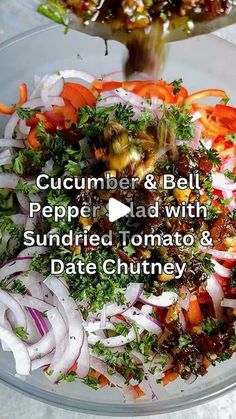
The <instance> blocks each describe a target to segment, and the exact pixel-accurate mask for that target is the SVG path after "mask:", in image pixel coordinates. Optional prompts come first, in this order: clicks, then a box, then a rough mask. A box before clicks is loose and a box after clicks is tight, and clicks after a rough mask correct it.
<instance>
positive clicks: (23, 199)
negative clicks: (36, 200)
mask: <svg viewBox="0 0 236 419" xmlns="http://www.w3.org/2000/svg"><path fill="white" fill-rule="evenodd" d="M16 197H17V199H18V202H19V204H20V206H21V208H22V210H23V212H24V213H25V214H28V213H29V199H28V197H27V196H25V195H24V194H23V193H22V192H17V194H16Z"/></svg>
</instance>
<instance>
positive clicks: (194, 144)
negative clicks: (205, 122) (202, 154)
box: [189, 112, 203, 150]
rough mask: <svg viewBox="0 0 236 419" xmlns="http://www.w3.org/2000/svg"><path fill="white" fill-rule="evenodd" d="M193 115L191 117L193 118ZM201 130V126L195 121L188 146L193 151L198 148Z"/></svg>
mask: <svg viewBox="0 0 236 419" xmlns="http://www.w3.org/2000/svg"><path fill="white" fill-rule="evenodd" d="M196 114H197V112H196V113H195V114H194V115H196ZM194 115H193V117H194ZM200 115H201V114H200ZM192 120H193V119H192ZM195 121H197V120H196V119H195ZM202 128H203V126H202V124H201V122H199V121H197V122H195V123H194V139H193V141H191V142H190V143H189V146H190V147H192V148H193V149H195V150H196V149H197V148H198V147H199V141H200V138H201V133H202Z"/></svg>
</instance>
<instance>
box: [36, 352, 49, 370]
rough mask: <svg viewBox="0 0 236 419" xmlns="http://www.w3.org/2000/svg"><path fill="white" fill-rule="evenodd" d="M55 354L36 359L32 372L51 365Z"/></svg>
mask: <svg viewBox="0 0 236 419" xmlns="http://www.w3.org/2000/svg"><path fill="white" fill-rule="evenodd" d="M52 357H53V354H48V355H45V356H43V357H41V358H39V359H34V360H33V361H32V371H35V370H38V369H39V368H42V367H46V366H47V365H49V364H50V363H51V360H52Z"/></svg>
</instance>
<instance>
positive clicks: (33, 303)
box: [12, 293, 53, 313]
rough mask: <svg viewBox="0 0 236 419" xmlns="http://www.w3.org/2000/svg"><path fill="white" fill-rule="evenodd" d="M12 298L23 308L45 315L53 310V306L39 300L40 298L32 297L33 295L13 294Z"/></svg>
mask: <svg viewBox="0 0 236 419" xmlns="http://www.w3.org/2000/svg"><path fill="white" fill-rule="evenodd" d="M12 296H13V297H14V298H15V299H16V300H17V301H18V302H19V304H21V305H22V306H24V307H29V308H33V309H35V310H38V311H39V312H40V313H44V312H45V311H48V310H51V309H52V308H53V306H51V304H48V303H46V302H45V301H43V300H39V298H35V297H32V296H31V295H21V294H13V293H12Z"/></svg>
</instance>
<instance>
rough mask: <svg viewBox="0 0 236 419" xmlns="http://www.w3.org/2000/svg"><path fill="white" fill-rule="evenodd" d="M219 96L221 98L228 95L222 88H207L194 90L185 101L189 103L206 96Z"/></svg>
mask: <svg viewBox="0 0 236 419" xmlns="http://www.w3.org/2000/svg"><path fill="white" fill-rule="evenodd" d="M212 96H214V97H220V98H222V99H226V98H227V97H228V96H227V94H226V92H225V91H224V90H219V89H207V90H200V91H199V92H195V93H193V94H192V95H190V96H189V97H188V98H187V99H186V102H187V103H188V104H191V103H193V102H196V101H198V100H201V99H205V98H206V97H212Z"/></svg>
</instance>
